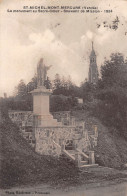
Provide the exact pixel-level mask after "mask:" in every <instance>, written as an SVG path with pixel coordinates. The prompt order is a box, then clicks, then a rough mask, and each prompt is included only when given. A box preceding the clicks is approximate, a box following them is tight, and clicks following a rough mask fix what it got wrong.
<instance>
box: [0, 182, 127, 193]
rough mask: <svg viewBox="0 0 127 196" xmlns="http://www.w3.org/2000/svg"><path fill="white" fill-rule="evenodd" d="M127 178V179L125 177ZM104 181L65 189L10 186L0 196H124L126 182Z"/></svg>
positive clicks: (41, 186)
mask: <svg viewBox="0 0 127 196" xmlns="http://www.w3.org/2000/svg"><path fill="white" fill-rule="evenodd" d="M126 180H127V179H126ZM114 183H115V182H113V181H112V182H111V184H112V185H111V184H110V182H109V181H107V182H104V183H103V185H102V184H101V183H92V184H88V185H82V186H78V187H71V188H66V189H64V190H63V189H55V188H52V187H50V186H47V185H38V186H37V185H36V186H32V187H20V188H12V189H7V190H2V191H1V194H0V195H1V196H9V195H15V196H19V195H20V196H44V195H50V196H126V195H127V182H122V183H119V184H118V183H117V184H114Z"/></svg>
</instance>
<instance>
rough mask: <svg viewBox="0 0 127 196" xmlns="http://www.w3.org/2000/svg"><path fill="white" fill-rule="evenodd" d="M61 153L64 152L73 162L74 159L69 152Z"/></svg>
mask: <svg viewBox="0 0 127 196" xmlns="http://www.w3.org/2000/svg"><path fill="white" fill-rule="evenodd" d="M63 152H64V153H65V154H66V155H67V156H68V157H69V158H71V159H72V160H73V161H75V157H73V156H72V155H71V154H70V153H69V152H67V150H63Z"/></svg>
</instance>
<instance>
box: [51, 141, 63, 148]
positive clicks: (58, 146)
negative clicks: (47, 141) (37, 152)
mask: <svg viewBox="0 0 127 196" xmlns="http://www.w3.org/2000/svg"><path fill="white" fill-rule="evenodd" d="M52 141H53V143H54V144H55V145H56V146H58V147H59V148H61V146H60V145H59V144H57V143H56V142H55V141H54V140H52Z"/></svg>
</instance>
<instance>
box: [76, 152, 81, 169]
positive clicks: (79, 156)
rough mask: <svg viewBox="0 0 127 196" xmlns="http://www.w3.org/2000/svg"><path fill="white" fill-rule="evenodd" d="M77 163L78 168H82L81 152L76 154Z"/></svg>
mask: <svg viewBox="0 0 127 196" xmlns="http://www.w3.org/2000/svg"><path fill="white" fill-rule="evenodd" d="M75 162H76V165H77V166H78V167H80V166H81V155H80V154H79V152H76V153H75Z"/></svg>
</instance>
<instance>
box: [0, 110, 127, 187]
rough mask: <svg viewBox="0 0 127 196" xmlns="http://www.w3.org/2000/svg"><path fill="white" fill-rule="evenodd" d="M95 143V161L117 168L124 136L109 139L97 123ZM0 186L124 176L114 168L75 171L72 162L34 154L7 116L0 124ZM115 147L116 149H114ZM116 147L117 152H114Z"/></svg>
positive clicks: (72, 182) (122, 154) (63, 183)
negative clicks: (97, 136)
mask: <svg viewBox="0 0 127 196" xmlns="http://www.w3.org/2000/svg"><path fill="white" fill-rule="evenodd" d="M75 116H79V118H82V119H85V120H86V121H87V122H88V121H89V120H90V122H91V121H93V123H95V122H96V123H97V122H98V121H97V120H96V119H94V118H93V119H92V118H90V117H88V116H87V115H86V114H84V113H81V111H80V112H78V111H76V113H75ZM98 130H99V142H98V147H97V148H96V155H98V156H96V161H97V162H98V163H99V164H100V165H101V166H110V167H114V168H118V167H119V166H122V165H123V164H124V162H126V160H127V155H126V154H127V150H126V149H127V148H126V147H127V144H126V143H125V142H126V141H124V139H121V140H120V139H119V138H117V137H116V138H115V139H114V138H113V136H111V135H109V132H108V130H107V129H106V128H105V129H104V127H103V126H102V125H101V124H100V123H99V122H98ZM0 136H1V138H0V139H1V146H0V163H1V167H0V170H1V171H0V173H1V175H0V180H1V181H0V187H1V188H9V187H13V186H18V187H19V186H20V185H33V184H34V185H36V184H43V183H44V184H45V183H46V184H50V185H54V186H57V187H65V186H78V185H81V184H84V183H94V182H95V181H96V182H101V181H104V180H110V181H111V180H113V181H114V180H115V179H117V180H120V179H121V178H126V177H127V176H126V175H124V174H123V173H121V172H120V171H117V170H115V169H112V170H111V169H108V168H104V167H98V168H93V169H86V170H83V171H79V170H78V169H77V168H76V167H75V165H74V164H73V163H72V162H71V163H70V162H69V161H66V160H64V159H62V158H60V159H57V158H53V157H50V156H44V155H43V156H41V155H38V154H37V153H36V152H34V150H33V149H32V148H31V147H30V146H29V144H28V143H27V142H26V141H25V140H24V139H23V138H22V137H21V136H20V134H19V130H18V127H17V126H16V125H15V124H13V123H12V122H11V121H10V120H9V119H8V118H5V119H4V120H3V122H2V123H1V125H0ZM118 148H119V150H118ZM117 150H118V151H117ZM86 173H87V175H86Z"/></svg>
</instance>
